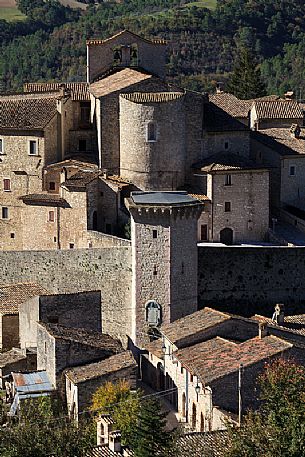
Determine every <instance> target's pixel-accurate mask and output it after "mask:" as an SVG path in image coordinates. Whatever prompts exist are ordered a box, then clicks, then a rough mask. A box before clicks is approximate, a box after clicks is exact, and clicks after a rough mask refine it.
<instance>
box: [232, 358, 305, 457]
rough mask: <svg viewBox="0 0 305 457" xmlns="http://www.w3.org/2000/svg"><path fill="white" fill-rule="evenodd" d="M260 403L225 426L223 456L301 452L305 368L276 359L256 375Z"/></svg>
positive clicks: (304, 445) (296, 456) (298, 455)
mask: <svg viewBox="0 0 305 457" xmlns="http://www.w3.org/2000/svg"><path fill="white" fill-rule="evenodd" d="M259 387H260V400H261V402H262V403H261V406H260V408H259V409H258V411H256V412H253V411H251V412H249V413H248V414H247V416H246V417H245V420H244V422H243V425H242V427H241V428H235V427H229V436H230V446H229V447H228V451H227V453H226V454H225V456H226V457H275V456H277V457H304V456H305V368H304V367H302V366H299V365H297V364H295V363H293V362H291V361H287V360H284V359H280V360H277V361H274V362H273V363H271V364H270V365H267V366H266V369H265V370H264V373H263V374H262V375H261V376H260V378H259Z"/></svg>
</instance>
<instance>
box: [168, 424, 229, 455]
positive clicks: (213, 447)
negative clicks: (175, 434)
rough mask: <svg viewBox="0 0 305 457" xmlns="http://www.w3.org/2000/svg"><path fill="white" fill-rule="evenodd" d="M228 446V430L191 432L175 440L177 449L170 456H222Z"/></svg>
mask: <svg viewBox="0 0 305 457" xmlns="http://www.w3.org/2000/svg"><path fill="white" fill-rule="evenodd" d="M227 447H228V432H227V431H226V430H217V431H214V432H192V433H186V434H185V435H182V436H180V437H179V438H178V440H177V449H175V454H174V455H172V456H171V457H187V456H189V457H223V455H224V452H225V451H226V450H227Z"/></svg>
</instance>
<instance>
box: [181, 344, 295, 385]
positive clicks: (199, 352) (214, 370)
mask: <svg viewBox="0 0 305 457" xmlns="http://www.w3.org/2000/svg"><path fill="white" fill-rule="evenodd" d="M292 347H293V345H292V344H290V343H288V342H287V341H285V340H283V339H280V338H277V337H276V336H266V337H264V338H259V337H256V338H252V339H251V340H247V341H245V342H244V343H240V344H237V343H233V342H231V341H228V340H225V339H223V338H219V337H216V338H213V339H211V340H208V341H205V342H203V343H198V344H195V345H193V346H190V347H188V348H183V349H179V350H178V351H176V353H175V355H176V358H177V359H178V360H179V361H180V362H181V364H182V365H183V366H185V367H186V368H187V369H188V370H190V371H191V372H192V373H193V374H196V375H197V376H199V378H200V380H201V382H203V383H204V384H209V383H211V382H212V381H214V380H216V379H219V378H222V377H223V376H226V375H228V374H230V373H233V372H235V371H238V369H239V366H240V364H243V366H244V367H247V366H250V365H253V364H256V363H258V362H260V361H264V360H265V359H267V358H269V357H271V356H274V355H276V354H280V353H282V352H284V351H286V350H289V349H291V348H292Z"/></svg>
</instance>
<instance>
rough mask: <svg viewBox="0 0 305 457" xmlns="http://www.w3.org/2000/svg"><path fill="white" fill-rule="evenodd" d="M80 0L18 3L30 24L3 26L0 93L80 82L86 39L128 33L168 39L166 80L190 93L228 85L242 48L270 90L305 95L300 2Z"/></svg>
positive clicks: (304, 13) (304, 24)
mask: <svg viewBox="0 0 305 457" xmlns="http://www.w3.org/2000/svg"><path fill="white" fill-rule="evenodd" d="M84 2H85V3H88V8H87V10H86V11H81V10H72V9H70V8H66V7H64V6H63V5H61V4H60V3H59V2H58V1H57V0H49V1H47V2H45V1H44V0H18V1H17V3H18V5H19V8H20V10H21V11H22V12H23V13H24V14H26V15H27V20H26V21H22V22H16V23H7V22H5V21H0V40H1V53H0V81H2V87H3V88H6V89H18V88H21V87H22V83H23V82H24V81H43V80H54V79H61V80H68V81H74V80H75V81H77V80H83V79H84V78H85V59H86V47H85V42H86V39H87V38H89V37H99V38H105V37H108V36H110V35H112V34H114V33H116V32H118V31H119V30H121V29H123V28H128V29H130V30H132V31H134V32H136V33H139V34H141V35H143V36H145V37H148V38H149V37H154V36H158V37H161V38H165V39H167V40H168V42H169V47H168V75H169V77H170V78H171V79H172V80H175V81H177V82H179V83H181V84H183V85H184V86H187V87H189V88H192V89H195V90H211V89H212V88H213V84H215V81H217V80H220V81H221V80H223V81H225V80H226V79H227V78H228V75H229V73H230V72H231V71H232V67H233V62H234V58H235V56H236V54H237V53H239V49H240V48H241V47H243V46H247V47H249V48H250V49H251V50H252V51H253V52H254V54H255V55H256V57H257V60H258V62H259V64H260V67H261V72H262V75H263V78H264V80H265V81H266V83H267V86H268V92H269V93H283V92H284V91H286V90H288V89H293V90H295V91H297V93H303V94H305V77H304V76H305V75H304V73H305V46H304V44H305V3H304V1H303V0H218V2H217V4H216V3H215V2H214V0H205V1H200V2H190V1H185V2H183V1H178V0H145V1H144V0H127V1H124V2H122V3H111V2H107V3H100V5H92V3H93V2H92V1H90V0H87V1H84V0H83V3H84ZM205 4H206V6H207V7H205V6H204V5H205ZM213 7H215V8H213Z"/></svg>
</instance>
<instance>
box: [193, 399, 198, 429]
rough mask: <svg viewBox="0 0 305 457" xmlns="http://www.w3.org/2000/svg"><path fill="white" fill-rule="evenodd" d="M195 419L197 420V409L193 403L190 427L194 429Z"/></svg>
mask: <svg viewBox="0 0 305 457" xmlns="http://www.w3.org/2000/svg"><path fill="white" fill-rule="evenodd" d="M196 421H197V409H196V405H195V403H193V408H192V429H193V430H196Z"/></svg>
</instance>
